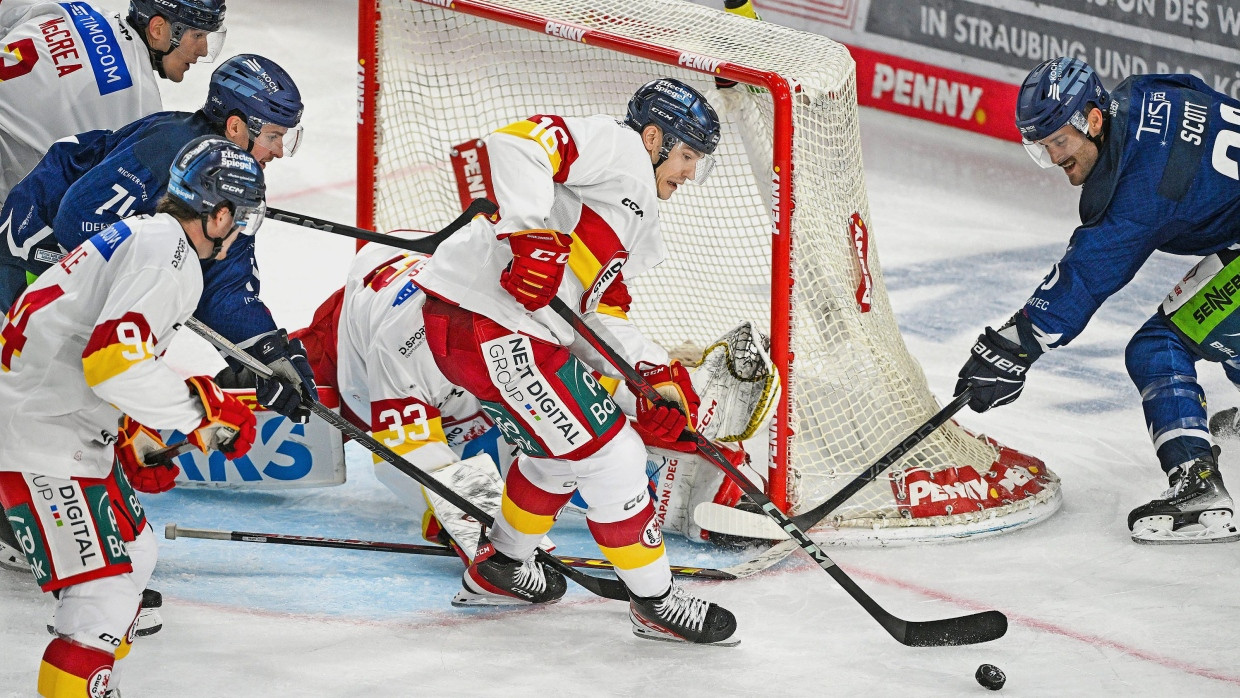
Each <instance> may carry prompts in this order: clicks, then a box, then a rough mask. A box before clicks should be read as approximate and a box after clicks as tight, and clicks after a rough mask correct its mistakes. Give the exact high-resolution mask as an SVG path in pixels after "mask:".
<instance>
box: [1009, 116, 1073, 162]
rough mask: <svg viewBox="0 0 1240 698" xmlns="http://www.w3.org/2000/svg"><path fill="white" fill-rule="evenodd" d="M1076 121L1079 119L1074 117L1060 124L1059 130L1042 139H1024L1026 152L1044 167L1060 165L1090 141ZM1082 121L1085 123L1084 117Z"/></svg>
mask: <svg viewBox="0 0 1240 698" xmlns="http://www.w3.org/2000/svg"><path fill="white" fill-rule="evenodd" d="M1076 122H1077V119H1076V118H1075V117H1074V118H1073V119H1072V120H1071V121H1069V122H1068V123H1066V124H1064V125H1063V126H1060V127H1059V130H1058V131H1055V132H1054V133H1052V134H1051V135H1049V136H1047V137H1046V138H1043V139H1042V140H1040V141H1026V140H1023V139H1022V140H1021V143H1022V145H1024V146H1025V152H1027V153H1029V157H1031V158H1033V161H1034V162H1036V163H1038V166H1040V167H1042V168H1044V169H1045V168H1050V167H1058V166H1059V165H1061V164H1063V163H1064V162H1066V161H1067V160H1068V159H1069V158H1071V157H1072V156H1074V155H1076V153H1077V151H1078V150H1080V149H1081V148H1082V147H1084V146H1085V144H1086V143H1088V142H1089V139H1088V138H1087V137H1086V136H1085V133H1084V131H1083V129H1081V128H1080V126H1079V125H1078V124H1077V123H1076ZM1081 122H1082V124H1084V118H1082V119H1081ZM1086 128H1088V126H1086Z"/></svg>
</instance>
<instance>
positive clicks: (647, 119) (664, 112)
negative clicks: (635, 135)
mask: <svg viewBox="0 0 1240 698" xmlns="http://www.w3.org/2000/svg"><path fill="white" fill-rule="evenodd" d="M624 123H625V124H627V125H628V126H629V127H630V128H632V129H633V130H634V131H637V132H639V133H640V132H641V130H642V129H644V128H645V127H646V126H648V125H650V124H654V125H655V126H658V127H659V129H660V130H662V131H663V144H662V147H661V149H660V151H659V162H658V163H657V164H656V165H655V166H656V167H658V165H660V164H662V163H663V161H664V160H666V159H667V156H668V154H669V153H670V152H671V150H672V148H673V147H674V146H675V145H676V144H677V143H684V144H685V145H687V146H689V147H690V148H693V149H694V150H696V151H698V152H699V153H701V154H702V155H703V156H706V157H703V158H702V162H700V163H699V165H698V169H697V175H696V176H695V177H694V178H693V179H694V180H695V181H697V182H699V183H701V182H702V181H704V180H705V179H706V177H707V175H709V174H710V170H711V168H712V167H713V166H714V158H712V157H710V155H711V153H713V152H715V148H716V147H717V146H718V145H719V116H718V115H717V114H716V113H715V109H714V108H713V107H711V106H710V103H709V102H707V101H706V98H705V97H703V96H702V94H701V93H700V92H698V91H697V90H695V89H693V88H692V87H689V86H688V85H686V84H685V83H683V82H681V81H679V80H675V79H673V78H659V79H658V80H651V81H650V82H648V83H646V84H645V85H642V86H641V87H640V88H638V90H637V92H635V93H633V97H632V98H631V99H630V100H629V108H628V113H627V114H626V115H625V117H624Z"/></svg>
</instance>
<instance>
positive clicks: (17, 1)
mask: <svg viewBox="0 0 1240 698" xmlns="http://www.w3.org/2000/svg"><path fill="white" fill-rule="evenodd" d="M162 108H163V106H162V103H161V101H160V97H159V86H158V84H157V80H156V77H155V72H154V71H153V70H152V69H151V60H150V57H149V54H148V52H147V49H146V45H145V44H144V43H143V42H142V37H140V36H138V35H137V33H136V32H135V31H134V29H133V28H132V27H130V26H129V25H128V24H127V23H126V22H125V19H124V17H122V15H121V14H120V13H119V12H105V11H103V10H101V9H99V8H96V7H94V6H93V5H91V4H89V3H86V2H62V3H54V2H43V1H40V0H4V1H3V2H0V201H3V200H4V197H5V195H6V194H7V193H8V191H9V189H11V188H13V186H14V185H15V184H17V182H18V181H19V180H21V178H22V177H23V176H25V175H26V173H27V172H29V171H30V170H32V169H34V166H35V165H36V164H38V162H39V159H40V158H41V157H43V154H44V153H45V152H47V149H48V148H49V147H50V146H51V145H52V143H53V142H55V141H57V140H59V139H61V138H65V137H67V136H71V135H73V134H75V133H81V132H83V131H92V130H96V129H117V128H120V127H121V126H124V125H125V124H127V123H129V122H131V121H133V120H135V119H138V118H141V117H143V116H146V115H147V114H151V113H154V112H157V111H159V110H160V109H162Z"/></svg>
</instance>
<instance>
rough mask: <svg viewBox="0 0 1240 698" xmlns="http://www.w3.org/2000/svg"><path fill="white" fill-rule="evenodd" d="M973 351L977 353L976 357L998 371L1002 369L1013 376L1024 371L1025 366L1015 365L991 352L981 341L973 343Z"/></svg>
mask: <svg viewBox="0 0 1240 698" xmlns="http://www.w3.org/2000/svg"><path fill="white" fill-rule="evenodd" d="M973 353H974V354H977V355H978V357H979V358H981V360H982V361H985V362H986V363H988V364H990V365H992V366H994V367H995V368H997V369H999V370H1000V371H1003V372H1004V373H1007V374H1011V375H1013V376H1019V375H1020V374H1022V373H1024V372H1025V368H1026V367H1024V366H1017V365H1016V364H1014V363H1012V362H1011V361H1009V360H1007V359H1005V358H1003V357H1002V356H999V355H998V354H995V353H993V352H991V351H990V350H989V349H987V348H986V346H985V345H984V344H982V343H981V342H978V343H977V344H974V345H973Z"/></svg>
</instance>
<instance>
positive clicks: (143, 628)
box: [134, 608, 164, 637]
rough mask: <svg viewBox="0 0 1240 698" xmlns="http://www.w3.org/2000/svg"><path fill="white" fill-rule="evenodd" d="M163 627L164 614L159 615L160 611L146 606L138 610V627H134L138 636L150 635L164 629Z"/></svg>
mask: <svg viewBox="0 0 1240 698" xmlns="http://www.w3.org/2000/svg"><path fill="white" fill-rule="evenodd" d="M163 627H164V619H163V616H161V615H159V612H158V611H155V610H154V609H149V608H144V609H142V610H141V611H139V612H138V627H137V628H136V629H134V634H135V635H137V636H138V637H150V636H151V635H154V634H155V633H157V632H159V631H160V630H162V629H163Z"/></svg>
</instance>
